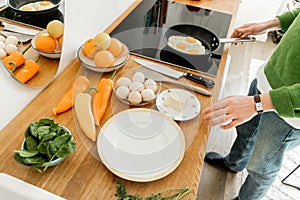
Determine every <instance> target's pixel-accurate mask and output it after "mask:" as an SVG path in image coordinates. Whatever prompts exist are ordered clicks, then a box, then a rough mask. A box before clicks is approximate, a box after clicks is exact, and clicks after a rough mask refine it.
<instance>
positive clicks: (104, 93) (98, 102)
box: [93, 71, 116, 126]
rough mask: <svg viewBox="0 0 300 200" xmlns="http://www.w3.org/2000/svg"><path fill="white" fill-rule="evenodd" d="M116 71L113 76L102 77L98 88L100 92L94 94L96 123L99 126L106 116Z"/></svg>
mask: <svg viewBox="0 0 300 200" xmlns="http://www.w3.org/2000/svg"><path fill="white" fill-rule="evenodd" d="M115 73H116V71H115V72H114V73H113V75H112V77H111V78H102V79H100V81H99V82H98V85H97V89H98V92H96V93H95V94H94V101H93V114H94V120H95V124H96V125H97V126H99V125H100V121H101V119H102V117H103V116H104V114H105V112H106V109H107V107H108V103H109V99H110V96H111V93H112V89H113V81H112V79H113V77H114V75H115Z"/></svg>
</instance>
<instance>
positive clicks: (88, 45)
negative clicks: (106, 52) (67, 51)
mask: <svg viewBox="0 0 300 200" xmlns="http://www.w3.org/2000/svg"><path fill="white" fill-rule="evenodd" d="M82 50H83V53H84V55H86V56H87V57H89V58H92V59H93V58H94V56H95V55H96V53H97V51H98V50H97V49H96V46H95V44H94V39H93V38H90V39H88V40H87V41H85V42H84V44H83V48H82Z"/></svg>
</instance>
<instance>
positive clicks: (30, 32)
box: [0, 21, 40, 36]
mask: <svg viewBox="0 0 300 200" xmlns="http://www.w3.org/2000/svg"><path fill="white" fill-rule="evenodd" d="M0 24H1V25H2V26H4V27H3V30H6V31H11V32H15V33H22V34H25V35H32V36H33V35H35V34H37V33H38V32H40V31H38V30H34V29H30V28H25V27H21V26H18V25H15V24H10V23H7V22H3V21H0Z"/></svg>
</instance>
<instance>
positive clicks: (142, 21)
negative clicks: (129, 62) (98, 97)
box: [111, 0, 231, 76]
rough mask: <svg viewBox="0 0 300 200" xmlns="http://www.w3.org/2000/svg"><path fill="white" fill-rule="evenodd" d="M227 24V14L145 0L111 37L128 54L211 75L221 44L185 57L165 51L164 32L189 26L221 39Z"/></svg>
mask: <svg viewBox="0 0 300 200" xmlns="http://www.w3.org/2000/svg"><path fill="white" fill-rule="evenodd" d="M230 22H231V15H230V14H226V13H221V12H217V11H212V10H207V9H204V8H198V7H193V6H187V5H185V4H180V3H176V2H171V1H167V0H147V1H142V2H141V3H140V4H139V6H138V7H136V8H135V9H134V10H133V12H131V13H130V14H129V15H128V16H127V17H126V18H125V20H123V21H122V23H120V24H119V26H117V28H116V29H115V30H114V31H113V32H112V33H111V36H112V37H116V38H118V39H119V40H121V41H122V42H123V43H125V44H126V45H127V46H128V48H129V50H130V52H131V53H132V54H136V55H139V56H143V57H147V58H150V59H154V60H158V61H162V62H165V63H168V64H172V65H175V66H180V67H183V68H189V69H192V70H196V71H201V72H203V73H206V74H209V75H212V76H215V75H216V74H217V72H218V66H219V62H220V59H221V56H222V53H223V50H224V45H223V44H221V45H219V47H218V48H217V49H216V50H214V51H213V52H211V53H210V54H205V55H199V56H193V57H192V58H191V57H190V56H189V57H188V58H186V57H184V56H182V55H178V54H176V53H174V52H172V51H169V50H168V49H169V48H166V47H167V42H166V41H165V40H164V32H165V31H166V29H167V28H168V27H171V26H174V25H178V24H191V25H197V26H201V27H204V28H206V29H208V30H209V31H211V32H212V33H214V34H215V35H216V36H217V37H219V38H225V37H226V36H227V33H228V28H229V25H230Z"/></svg>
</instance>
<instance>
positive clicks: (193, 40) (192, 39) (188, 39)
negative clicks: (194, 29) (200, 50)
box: [185, 36, 196, 44]
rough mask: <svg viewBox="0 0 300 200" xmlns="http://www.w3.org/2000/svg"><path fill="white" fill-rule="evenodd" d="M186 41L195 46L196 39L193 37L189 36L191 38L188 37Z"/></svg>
mask: <svg viewBox="0 0 300 200" xmlns="http://www.w3.org/2000/svg"><path fill="white" fill-rule="evenodd" d="M185 41H187V42H188V43H192V44H194V43H195V42H196V39H195V38H193V37H191V36H189V37H187V38H186V39H185Z"/></svg>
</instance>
